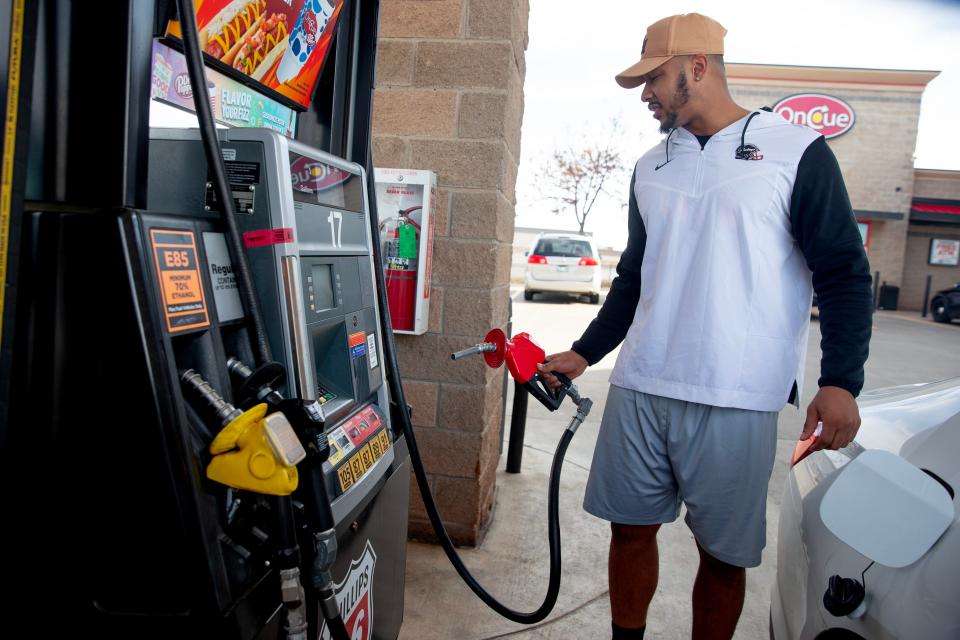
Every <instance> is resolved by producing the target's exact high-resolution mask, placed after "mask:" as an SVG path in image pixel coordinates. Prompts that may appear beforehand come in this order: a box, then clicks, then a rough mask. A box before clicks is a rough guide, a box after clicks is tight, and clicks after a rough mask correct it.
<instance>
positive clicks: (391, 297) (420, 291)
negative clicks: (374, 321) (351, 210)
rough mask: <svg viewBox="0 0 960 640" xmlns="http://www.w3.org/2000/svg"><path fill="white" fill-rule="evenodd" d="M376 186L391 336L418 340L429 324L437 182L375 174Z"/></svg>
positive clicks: (400, 172) (429, 176) (429, 177)
mask: <svg viewBox="0 0 960 640" xmlns="http://www.w3.org/2000/svg"><path fill="white" fill-rule="evenodd" d="M374 180H375V182H376V189H377V212H378V215H379V216H380V244H381V248H382V250H383V263H384V264H383V267H384V270H385V273H384V275H385V277H386V281H387V300H388V301H389V304H390V317H391V320H392V322H393V331H394V333H409V334H414V335H420V334H421V333H426V332H427V325H428V324H429V321H430V278H431V275H432V271H433V205H434V201H435V199H436V195H437V176H436V174H435V173H433V172H432V171H423V170H417V169H374Z"/></svg>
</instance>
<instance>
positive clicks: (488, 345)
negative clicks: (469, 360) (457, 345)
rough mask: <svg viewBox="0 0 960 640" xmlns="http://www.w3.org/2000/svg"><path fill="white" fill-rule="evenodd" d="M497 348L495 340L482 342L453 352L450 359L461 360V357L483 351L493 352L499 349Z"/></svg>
mask: <svg viewBox="0 0 960 640" xmlns="http://www.w3.org/2000/svg"><path fill="white" fill-rule="evenodd" d="M497 348H498V347H497V345H496V344H494V343H493V342H481V343H480V344H478V345H475V346H473V347H470V348H469V349H463V350H462V351H457V352H456V353H451V354H450V359H451V360H460V359H461V358H466V357H467V356H478V355H480V354H482V353H493V352H494V351H496V350H497Z"/></svg>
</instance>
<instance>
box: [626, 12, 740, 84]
mask: <svg viewBox="0 0 960 640" xmlns="http://www.w3.org/2000/svg"><path fill="white" fill-rule="evenodd" d="M726 33H727V30H726V29H724V28H723V26H722V25H721V24H720V23H719V22H717V21H716V20H713V19H712V18H708V17H707V16H703V15H700V14H699V13H684V14H682V15H678V16H670V17H669V18H664V19H663V20H658V21H656V22H654V23H653V24H652V25H650V26H649V27H647V36H646V37H645V38H644V39H643V47H642V48H641V49H640V62H638V63H637V64H635V65H633V66H632V67H630V68H629V69H627V70H626V71H624V72H622V73H620V74H618V75H617V84H619V85H620V86H621V87H623V88H624V89H633V88H634V87H639V86H640V85H642V84H643V83H644V82H646V80H644V76H646V75H647V74H648V73H650V72H651V71H653V70H654V69H656V68H657V67H659V66H660V65H662V64H663V63H664V62H666V61H667V60H669V59H670V58H672V57H674V56H687V55H692V54H695V53H704V54H712V53H720V54H722V53H723V36H724V35H725V34H726Z"/></svg>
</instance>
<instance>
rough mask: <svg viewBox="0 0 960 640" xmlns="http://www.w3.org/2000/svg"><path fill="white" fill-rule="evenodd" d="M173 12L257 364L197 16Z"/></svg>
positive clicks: (261, 349) (266, 357)
mask: <svg viewBox="0 0 960 640" xmlns="http://www.w3.org/2000/svg"><path fill="white" fill-rule="evenodd" d="M177 12H178V13H179V16H180V31H181V33H182V34H183V53H184V57H185V58H186V60H187V71H188V72H189V75H190V86H191V87H193V105H194V108H195V109H196V110H197V121H198V122H199V124H200V138H201V139H202V140H203V150H204V152H205V153H206V155H207V166H208V167H209V168H210V172H211V174H212V177H213V188H214V189H215V190H216V194H217V200H218V201H219V203H220V206H221V208H222V211H223V221H224V223H225V224H226V225H227V244H228V246H229V247H230V257H231V259H232V261H233V265H234V267H235V268H236V270H237V285H238V286H237V289H238V290H239V291H240V300H241V302H242V303H243V308H244V310H246V312H247V313H246V317H247V318H248V321H249V322H250V325H251V326H250V329H251V333H252V334H253V336H252V337H251V341H252V342H253V344H252V346H253V347H254V349H253V352H254V354H255V357H256V359H257V362H256V365H257V366H260V365H263V364H266V363H268V362H270V361H272V360H273V358H272V357H271V353H270V342H269V340H268V338H267V331H266V329H265V328H264V322H263V312H262V311H261V310H260V301H259V298H257V294H256V291H255V290H254V285H253V276H252V275H251V272H250V263H249V262H247V254H246V252H245V251H244V250H243V243H242V241H241V238H240V228H239V227H238V226H237V220H236V216H235V215H234V210H233V193H231V190H230V185H228V184H227V171H226V168H225V167H224V165H223V156H222V155H221V153H220V140H219V138H218V137H217V127H216V125H215V124H214V121H213V113H212V112H211V110H210V101H209V100H207V99H206V95H207V94H206V86H207V76H206V74H205V73H204V70H203V54H202V53H201V52H200V36H199V35H198V34H197V18H196V16H195V15H194V13H193V0H177Z"/></svg>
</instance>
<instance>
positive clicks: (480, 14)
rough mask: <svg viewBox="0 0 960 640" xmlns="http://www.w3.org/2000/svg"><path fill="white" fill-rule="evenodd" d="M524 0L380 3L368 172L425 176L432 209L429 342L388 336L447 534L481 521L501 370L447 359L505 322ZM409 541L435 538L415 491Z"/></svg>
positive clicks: (489, 506) (467, 537) (474, 538)
mask: <svg viewBox="0 0 960 640" xmlns="http://www.w3.org/2000/svg"><path fill="white" fill-rule="evenodd" d="M528 15H529V4H528V0H382V2H381V14H380V40H379V51H378V54H377V85H376V88H375V92H374V112H373V134H374V139H373V155H374V164H375V165H376V166H378V167H401V168H412V169H430V170H432V171H434V172H436V174H437V180H438V201H439V202H438V208H437V212H436V215H437V218H436V220H437V228H436V239H435V243H434V269H433V274H434V275H433V293H432V299H431V303H430V322H429V331H428V333H426V334H424V335H422V336H397V338H398V339H397V343H398V347H399V357H400V367H401V372H402V374H403V379H404V388H405V389H406V391H407V394H408V401H409V402H410V404H411V405H412V406H413V407H414V412H413V415H414V425H415V427H416V428H417V436H418V442H419V443H420V447H421V450H422V453H423V457H424V463H425V466H426V470H427V473H428V475H429V478H430V485H431V488H432V489H433V492H434V496H435V497H436V499H437V503H438V505H439V507H440V511H441V513H442V515H443V517H444V520H445V522H446V523H447V525H448V530H449V531H450V534H451V536H452V537H453V539H454V540H455V541H456V542H458V543H462V544H477V543H479V542H480V541H481V540H482V537H483V534H484V532H485V530H486V527H487V526H488V524H489V522H490V518H491V515H492V511H493V503H494V495H495V483H494V480H495V471H496V465H497V460H498V452H499V445H500V430H501V429H502V425H501V424H500V415H501V404H502V398H501V389H502V381H503V378H502V376H503V374H504V372H503V370H502V369H501V370H497V371H494V370H491V369H488V368H486V367H485V366H484V365H483V363H482V361H480V360H479V359H477V360H473V361H464V362H456V363H455V362H451V361H450V359H449V354H450V353H451V352H452V351H456V350H459V349H462V348H464V347H466V346H470V345H472V344H475V343H477V342H479V341H481V340H482V338H483V336H484V334H485V333H486V332H487V331H488V330H489V329H490V328H491V327H504V325H505V324H506V323H507V320H508V313H509V312H508V307H509V298H510V282H509V278H510V259H511V241H512V238H513V221H514V213H515V212H514V209H515V204H516V198H515V187H516V179H517V165H518V164H519V161H520V125H521V121H522V117H523V79H524V75H525V73H526V66H525V61H524V56H525V51H526V46H527V19H528ZM411 495H412V496H413V497H412V499H411V507H410V535H411V536H412V537H416V538H424V539H432V538H433V535H432V530H431V528H430V525H429V522H428V520H427V517H426V514H425V513H424V510H423V505H422V503H421V501H420V499H419V493H418V491H417V489H416V487H415V486H414V487H412V489H411Z"/></svg>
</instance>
